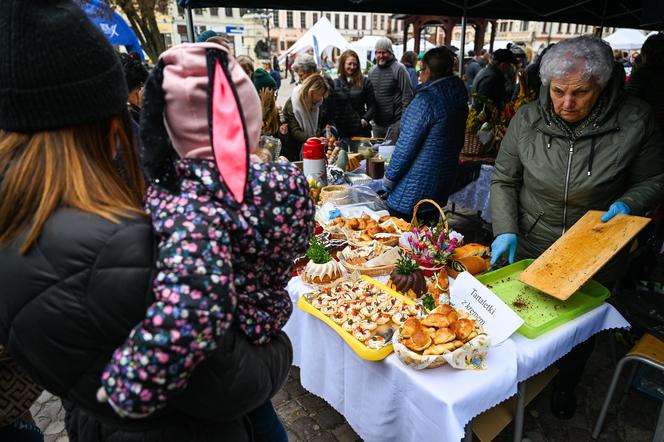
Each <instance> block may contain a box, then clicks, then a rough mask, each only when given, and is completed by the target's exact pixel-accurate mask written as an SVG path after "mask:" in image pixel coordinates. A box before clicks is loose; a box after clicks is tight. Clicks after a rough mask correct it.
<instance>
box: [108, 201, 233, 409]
mask: <svg viewBox="0 0 664 442" xmlns="http://www.w3.org/2000/svg"><path fill="white" fill-rule="evenodd" d="M156 192H158V191H157V190H155V189H151V191H150V193H149V194H148V201H150V199H151V197H152V198H154V197H155V195H156V194H155V193H156ZM154 200H155V201H160V202H161V204H158V205H154V207H152V208H151V209H152V218H153V224H154V229H155V233H156V234H157V236H158V238H159V252H158V255H157V261H156V270H157V276H156V278H155V281H154V294H155V301H154V303H153V304H152V305H150V306H149V308H148V310H147V313H146V316H145V319H144V320H143V321H142V322H141V323H140V324H138V325H137V326H136V327H135V328H134V329H133V330H132V331H131V334H130V335H129V338H128V339H127V341H126V342H125V343H124V345H122V346H121V347H120V348H118V349H117V350H116V351H115V352H114V354H113V357H112V359H111V361H110V362H109V364H108V365H107V366H106V369H105V370H104V373H103V375H102V385H103V388H104V389H105V390H106V392H107V394H108V397H109V402H110V403H111V405H112V406H113V407H114V408H115V409H116V410H119V411H120V412H125V413H130V415H134V416H140V415H145V414H149V413H151V412H153V411H154V410H156V409H159V408H161V407H163V406H164V405H165V404H166V403H167V402H168V401H169V400H170V399H171V398H172V397H173V395H175V394H176V393H177V392H178V391H181V390H183V389H184V388H185V387H186V385H187V380H188V378H189V376H190V375H191V373H192V371H193V370H194V368H195V367H196V366H197V365H198V364H199V363H200V362H202V361H203V360H204V359H205V358H206V356H207V355H209V354H210V353H211V352H212V351H214V350H215V349H216V348H217V343H218V342H219V341H220V340H221V338H222V337H223V336H224V334H225V333H226V331H227V330H228V328H229V326H230V324H231V322H232V320H233V315H234V312H235V309H236V304H237V296H236V293H235V289H234V284H233V280H234V276H233V272H232V265H231V256H230V253H231V252H230V246H229V243H230V240H229V235H228V232H227V231H226V230H224V229H223V227H219V225H218V224H215V223H212V222H211V221H210V220H209V218H207V217H206V216H203V212H202V211H201V210H198V209H196V207H195V202H194V201H193V200H188V199H187V198H186V197H184V196H182V197H181V196H179V195H170V194H169V195H159V198H155V199H154Z"/></svg>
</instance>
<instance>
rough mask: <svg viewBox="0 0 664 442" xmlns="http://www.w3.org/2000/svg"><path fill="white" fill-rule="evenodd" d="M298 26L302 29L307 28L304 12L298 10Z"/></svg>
mask: <svg viewBox="0 0 664 442" xmlns="http://www.w3.org/2000/svg"><path fill="white" fill-rule="evenodd" d="M300 27H301V28H302V29H306V28H307V16H306V14H305V13H304V12H300Z"/></svg>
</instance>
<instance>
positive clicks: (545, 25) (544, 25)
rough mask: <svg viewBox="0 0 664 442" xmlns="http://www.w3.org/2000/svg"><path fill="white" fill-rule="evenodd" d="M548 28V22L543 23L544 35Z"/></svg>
mask: <svg viewBox="0 0 664 442" xmlns="http://www.w3.org/2000/svg"><path fill="white" fill-rule="evenodd" d="M547 26H548V23H547V22H544V23H542V34H546V27H547Z"/></svg>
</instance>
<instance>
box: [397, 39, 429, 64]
mask: <svg viewBox="0 0 664 442" xmlns="http://www.w3.org/2000/svg"><path fill="white" fill-rule="evenodd" d="M435 47H436V45H435V44H433V43H431V42H430V41H428V40H420V52H426V51H428V50H429V49H433V48H435ZM392 49H394V57H396V59H397V60H401V56H402V55H403V53H404V48H403V45H392ZM414 50H415V39H414V38H411V39H410V40H408V41H407V42H406V51H414Z"/></svg>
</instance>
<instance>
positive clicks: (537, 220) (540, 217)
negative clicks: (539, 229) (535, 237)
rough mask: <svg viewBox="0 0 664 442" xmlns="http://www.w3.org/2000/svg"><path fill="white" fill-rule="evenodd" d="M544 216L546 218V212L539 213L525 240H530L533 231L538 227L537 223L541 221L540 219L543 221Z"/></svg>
mask: <svg viewBox="0 0 664 442" xmlns="http://www.w3.org/2000/svg"><path fill="white" fill-rule="evenodd" d="M543 216H544V212H543V211H541V210H540V211H539V212H538V213H537V218H535V222H534V223H533V224H532V225H531V226H530V228H529V229H528V231H527V232H526V236H525V238H528V237H529V236H530V233H531V232H532V231H533V229H534V228H535V226H536V225H537V223H538V222H539V221H540V219H542V217H543Z"/></svg>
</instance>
